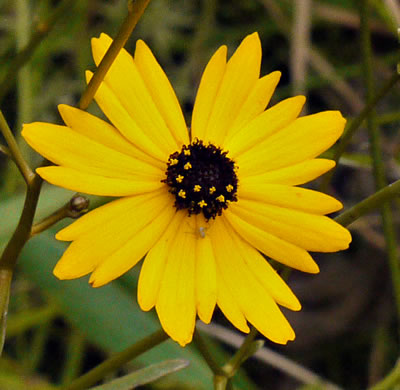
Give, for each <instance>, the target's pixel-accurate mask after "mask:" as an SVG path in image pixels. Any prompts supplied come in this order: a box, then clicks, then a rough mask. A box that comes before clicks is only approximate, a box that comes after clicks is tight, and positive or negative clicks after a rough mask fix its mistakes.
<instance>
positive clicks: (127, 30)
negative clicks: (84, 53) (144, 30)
mask: <svg viewBox="0 0 400 390" xmlns="http://www.w3.org/2000/svg"><path fill="white" fill-rule="evenodd" d="M149 2H150V0H136V1H133V2H130V3H129V6H128V15H127V17H126V19H125V20H124V22H123V24H122V26H121V28H120V30H119V32H118V34H117V36H116V38H115V39H114V40H113V43H112V44H111V46H110V48H109V49H108V50H107V53H106V54H105V56H104V57H103V59H102V60H101V62H100V64H99V66H98V68H97V70H96V72H95V74H94V75H93V77H92V79H91V80H90V82H89V84H88V86H87V88H86V90H85V92H84V93H83V95H82V97H81V99H80V101H79V108H80V109H82V110H86V109H87V108H88V107H89V104H90V102H91V101H92V99H93V97H94V95H95V94H96V91H97V89H98V88H99V86H100V84H101V82H102V81H103V79H104V77H105V75H106V73H107V71H108V70H109V69H110V67H111V65H112V64H113V62H114V60H115V58H116V57H117V55H118V53H119V52H120V50H121V49H122V48H123V47H124V46H125V44H126V42H127V40H128V38H129V37H130V35H131V34H132V31H133V29H134V28H135V26H136V24H137V22H138V21H139V19H140V17H141V16H142V14H143V12H144V10H145V9H146V7H147V5H148V4H149Z"/></svg>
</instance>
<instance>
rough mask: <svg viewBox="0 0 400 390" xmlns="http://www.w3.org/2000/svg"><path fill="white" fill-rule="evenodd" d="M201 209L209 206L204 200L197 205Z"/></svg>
mask: <svg viewBox="0 0 400 390" xmlns="http://www.w3.org/2000/svg"><path fill="white" fill-rule="evenodd" d="M197 204H198V205H199V206H200V207H201V208H203V207H204V206H207V203H206V202H205V201H204V199H202V200H201V201H200V202H198V203H197Z"/></svg>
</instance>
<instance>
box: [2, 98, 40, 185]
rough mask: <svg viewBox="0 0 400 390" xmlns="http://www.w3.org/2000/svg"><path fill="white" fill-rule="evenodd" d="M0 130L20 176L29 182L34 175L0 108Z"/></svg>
mask: <svg viewBox="0 0 400 390" xmlns="http://www.w3.org/2000/svg"><path fill="white" fill-rule="evenodd" d="M0 93H1V92H0ZM0 131H1V133H2V134H3V136H4V138H5V140H6V142H7V145H8V149H9V152H10V154H11V156H12V159H13V160H14V162H15V164H16V165H17V167H18V169H19V171H20V172H21V174H22V176H23V177H24V180H25V182H26V183H27V184H29V183H30V182H31V181H32V180H33V177H34V176H35V174H34V173H33V172H32V170H31V168H30V167H29V165H28V163H27V162H26V161H25V159H24V157H23V156H22V153H21V151H20V149H19V147H18V144H17V141H16V140H15V137H14V135H13V133H12V131H11V129H10V127H9V126H8V123H7V121H6V119H5V118H4V115H3V113H2V111H1V110H0Z"/></svg>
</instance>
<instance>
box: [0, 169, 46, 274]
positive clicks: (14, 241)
mask: <svg viewBox="0 0 400 390" xmlns="http://www.w3.org/2000/svg"><path fill="white" fill-rule="evenodd" d="M42 182H43V180H42V179H41V177H40V176H38V175H34V177H33V179H32V180H31V181H30V182H29V184H28V191H27V193H26V197H25V204H24V208H23V210H22V214H21V217H20V220H19V222H18V226H17V228H16V229H15V231H14V234H13V235H12V237H11V239H10V241H9V242H8V244H7V246H6V248H5V249H4V252H3V254H2V255H1V257H0V270H3V269H9V270H11V271H12V270H13V269H14V267H15V265H16V263H17V259H18V256H19V254H20V253H21V250H22V248H23V246H24V245H25V243H26V242H27V241H28V239H29V238H30V233H31V227H32V222H33V217H34V215H35V210H36V206H37V203H38V200H39V194H40V188H41V186H42Z"/></svg>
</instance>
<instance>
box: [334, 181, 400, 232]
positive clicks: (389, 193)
mask: <svg viewBox="0 0 400 390" xmlns="http://www.w3.org/2000/svg"><path fill="white" fill-rule="evenodd" d="M399 195H400V180H397V181H395V182H394V183H392V184H389V185H388V186H386V187H385V188H382V189H381V190H379V191H377V192H375V194H373V195H371V196H369V197H368V198H366V199H364V200H363V201H361V202H359V203H357V204H356V205H355V206H353V207H351V208H350V209H348V210H346V211H344V212H343V213H342V214H340V215H338V216H337V217H336V218H335V221H336V222H338V223H340V224H341V225H343V226H348V225H350V224H352V223H353V222H354V221H356V220H357V219H358V218H360V217H362V216H363V215H366V214H368V213H370V212H371V211H373V210H375V209H377V208H379V207H381V206H382V205H383V204H384V203H385V202H388V201H390V200H392V199H394V198H396V197H398V196H399Z"/></svg>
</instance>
